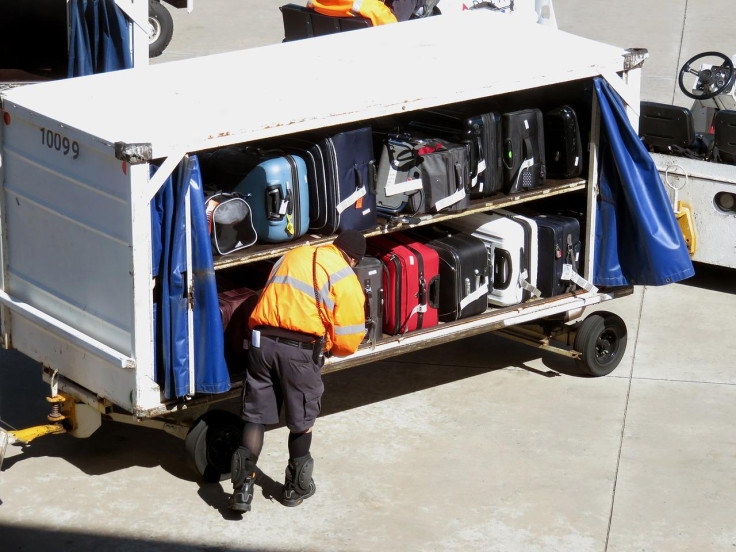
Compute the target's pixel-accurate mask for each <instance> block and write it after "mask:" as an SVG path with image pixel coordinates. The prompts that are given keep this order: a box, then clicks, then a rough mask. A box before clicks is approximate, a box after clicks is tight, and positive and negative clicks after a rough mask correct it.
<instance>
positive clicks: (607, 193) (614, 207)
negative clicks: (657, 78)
mask: <svg viewBox="0 0 736 552" xmlns="http://www.w3.org/2000/svg"><path fill="white" fill-rule="evenodd" d="M595 92H596V97H597V99H598V103H599V106H600V111H601V137H600V148H599V152H600V175H599V179H600V180H599V183H600V192H599V197H598V202H597V206H596V211H597V213H596V214H597V217H596V229H595V231H596V244H595V245H596V246H595V255H594V271H593V274H594V278H593V280H594V283H595V284H596V285H599V286H622V285H630V284H638V285H663V284H669V283H673V282H678V281H680V280H683V279H685V278H689V277H690V276H693V275H694V274H695V270H694V268H693V264H692V261H691V260H690V255H689V253H688V250H687V246H686V244H685V239H684V237H683V235H682V232H681V231H680V227H679V225H678V224H677V220H676V218H675V215H674V212H673V210H672V204H671V203H670V200H669V198H668V196H667V192H666V190H665V188H664V185H663V184H662V181H661V179H660V176H659V173H658V171H657V167H656V165H655V164H654V161H653V160H652V158H651V156H650V155H649V152H648V151H647V150H646V148H645V147H644V145H643V144H642V142H641V140H640V139H639V136H638V134H637V133H636V131H635V130H634V129H633V127H632V126H631V123H630V121H629V118H628V116H627V115H626V110H625V107H624V103H623V101H622V100H621V98H620V97H619V96H618V94H616V92H615V91H614V90H613V89H612V88H611V87H610V85H609V84H608V83H607V82H606V81H605V80H603V79H601V78H598V79H596V80H595Z"/></svg>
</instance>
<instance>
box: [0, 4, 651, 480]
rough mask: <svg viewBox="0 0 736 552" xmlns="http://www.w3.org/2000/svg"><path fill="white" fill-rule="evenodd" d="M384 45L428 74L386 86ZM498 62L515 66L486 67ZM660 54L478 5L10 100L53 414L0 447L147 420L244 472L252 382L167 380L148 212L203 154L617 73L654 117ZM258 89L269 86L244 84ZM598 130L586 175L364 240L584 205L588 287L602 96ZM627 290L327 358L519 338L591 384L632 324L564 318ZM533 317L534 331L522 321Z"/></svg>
mask: <svg viewBox="0 0 736 552" xmlns="http://www.w3.org/2000/svg"><path fill="white" fill-rule="evenodd" d="M460 21H462V22H461V23H460ZM520 36H524V37H525V38H524V40H523V41H522V40H518V37H520ZM377 44H393V45H396V46H397V47H400V48H401V50H402V51H408V52H411V51H416V52H420V51H421V52H422V55H421V59H418V60H417V63H418V64H419V66H420V67H419V69H420V70H415V71H413V72H412V76H411V78H408V79H403V80H402V81H401V82H397V81H395V80H394V81H393V84H391V85H390V86H386V83H385V82H384V80H383V79H380V78H378V79H377V78H375V75H376V73H375V71H374V70H373V68H375V64H376V58H375V54H376V51H377V49H376V45H377ZM510 44H513V45H514V47H513V48H509V45H510ZM539 44H544V48H539V47H538V45H539ZM501 51H503V52H505V54H504V55H503V56H501V55H499V56H488V55H487V52H501ZM644 57H645V55H643V53H642V52H630V51H626V50H623V49H621V48H618V47H614V46H610V45H606V44H602V43H597V42H594V41H591V40H587V39H583V38H580V37H576V36H573V35H569V34H567V33H563V32H560V31H557V30H556V29H553V28H550V27H546V26H541V25H536V24H534V23H530V22H527V21H525V20H522V19H509V18H506V17H504V16H503V15H501V14H497V13H493V12H490V11H486V10H471V11H468V12H467V13H464V14H459V15H457V17H431V18H426V19H422V20H418V21H411V22H407V23H402V24H401V25H388V26H384V27H375V28H370V29H364V30H357V31H354V32H350V33H344V34H339V35H329V36H323V37H317V38H314V39H310V40H306V41H297V42H288V43H282V44H276V45H273V46H267V47H262V48H256V49H252V50H244V51H237V52H231V53H226V54H219V55H214V56H208V57H201V58H194V59H189V60H184V61H178V62H175V63H163V64H158V65H154V66H148V67H143V68H138V69H133V70H125V71H117V72H112V73H106V74H100V75H92V76H88V77H80V78H76V79H68V80H64V81H55V82H48V83H41V84H37V85H31V86H26V87H21V88H16V89H12V90H8V91H5V92H3V93H2V94H1V95H0V101H1V104H0V107H1V108H2V115H1V116H0V144H1V145H2V149H1V150H0V155H1V158H0V186H1V188H0V235H1V240H0V259H1V260H2V262H1V263H0V266H2V271H1V272H0V312H1V315H2V318H1V321H2V326H1V332H0V335H1V337H2V345H3V346H4V347H6V348H15V349H17V350H18V351H20V352H22V353H24V354H26V355H27V356H29V357H31V358H32V359H34V360H36V361H38V362H40V363H41V364H42V365H43V377H44V379H45V380H46V381H47V382H48V383H49V385H50V389H51V392H50V398H49V400H50V402H51V405H52V414H51V417H50V420H51V421H50V422H49V424H47V425H45V426H41V427H40V428H35V429H34V430H33V431H29V432H27V433H23V432H22V431H20V432H15V433H13V434H11V435H10V436H8V435H4V436H0V438H3V439H5V440H6V441H7V440H8V437H10V439H11V440H12V439H15V440H25V441H30V440H31V439H32V438H33V437H35V436H37V435H42V434H46V433H52V432H59V431H67V432H69V433H71V434H72V435H75V436H80V437H84V436H88V435H90V434H91V433H92V432H93V431H95V429H96V428H97V427H98V426H99V425H100V424H101V422H102V420H113V421H118V422H128V423H135V424H138V425H143V426H147V427H154V428H159V429H163V430H165V431H167V432H169V433H171V434H174V435H177V436H179V437H181V438H182V439H185V444H186V448H187V451H188V454H189V456H190V458H191V459H192V461H193V463H194V465H195V467H196V469H197V470H198V471H199V473H200V474H202V475H203V476H204V477H207V478H217V477H221V476H222V475H223V474H224V473H226V472H229V454H230V453H231V452H232V450H233V443H235V446H237V441H238V439H239V436H240V425H239V424H240V423H241V422H240V420H239V418H238V416H237V415H235V414H234V413H232V411H233V410H234V411H237V410H238V409H239V405H238V404H235V405H234V407H233V405H232V403H237V401H231V400H230V399H234V398H237V397H238V396H239V395H240V387H241V381H240V378H239V377H233V379H232V381H231V382H230V389H229V390H227V391H225V392H221V393H200V392H194V391H193V392H192V393H190V394H188V395H186V396H183V397H179V398H176V399H166V398H165V394H164V390H163V385H162V383H161V382H160V381H157V376H156V371H155V365H156V357H157V352H158V351H157V346H160V344H158V345H157V342H156V339H155V331H154V317H155V313H154V300H153V297H154V292H155V289H154V275H153V272H152V270H153V268H152V249H153V246H152V215H151V202H152V200H153V198H154V197H155V196H156V194H157V192H158V190H159V189H160V187H161V186H162V184H164V182H165V181H166V180H167V178H169V176H170V175H171V173H172V171H174V169H175V168H176V167H177V166H178V165H179V164H180V163H181V162H182V160H183V159H186V158H187V156H189V155H192V154H196V153H197V152H201V151H205V150H211V149H214V148H219V147H225V146H231V145H236V144H247V143H250V142H255V141H260V140H265V139H270V138H275V137H287V136H289V135H292V134H295V133H298V132H303V131H324V130H325V129H332V128H337V127H339V126H340V125H345V124H349V123H350V124H352V123H358V122H366V123H368V124H370V123H371V122H373V121H381V120H382V119H386V118H390V117H392V116H395V115H400V114H405V113H408V112H411V111H413V110H419V109H428V108H435V107H442V106H453V107H457V106H464V105H465V104H473V107H475V106H478V107H482V108H484V110H486V111H491V110H495V109H491V107H495V108H498V110H503V111H505V112H508V111H512V110H514V109H522V108H526V107H530V106H532V107H539V108H541V109H545V108H551V107H553V106H555V105H563V104H568V103H577V102H579V101H580V100H581V98H582V97H583V96H585V94H586V93H588V92H589V90H590V88H591V84H592V82H593V79H595V78H598V77H600V76H601V75H603V76H605V77H606V78H607V80H608V81H609V82H610V83H611V85H612V86H614V87H615V88H616V89H617V90H618V91H619V92H620V95H621V96H622V97H623V98H624V99H625V100H626V102H627V103H628V105H629V106H638V103H639V89H638V86H639V76H638V74H639V69H640V63H641V62H642V61H643V58H644ZM469 58H471V59H469ZM472 58H477V59H472ZM295 60H303V62H297V63H294V61H295ZM460 61H463V62H462V63H460ZM274 67H289V68H290V71H291V76H290V82H294V83H302V85H301V86H284V83H283V82H280V81H277V80H276V79H273V78H272V76H273V68H274ZM467 67H476V68H478V67H483V70H473V71H468V70H467ZM244 75H247V79H244ZM244 82H251V83H255V82H258V83H259V84H258V86H247V87H244V86H243V83H244ZM152 91H155V92H154V93H155V95H156V97H157V98H158V99H159V101H157V102H155V103H154V102H150V100H149V98H150V94H151V93H152ZM337 91H342V92H340V93H336V92H337ZM491 104H492V105H491ZM486 108H487V109H486ZM476 111H477V110H476ZM477 112H481V111H477ZM629 115H630V117H631V119H632V120H633V121H634V122H635V120H636V113H635V110H632V109H629ZM586 120H588V118H586ZM589 120H590V125H589V127H588V128H585V130H584V132H583V133H582V134H583V136H588V135H589V136H590V137H591V138H590V144H589V148H585V149H584V152H585V153H584V156H585V157H586V159H585V162H584V166H585V167H586V170H585V172H584V173H583V176H582V177H580V178H573V179H567V180H548V181H547V182H546V183H545V185H544V186H541V187H539V188H535V189H532V190H528V191H523V192H519V193H515V194H513V195H503V194H500V195H496V196H493V197H484V198H480V199H475V200H473V201H471V203H470V206H469V208H468V209H467V210H465V211H463V212H452V213H437V214H428V215H424V216H422V217H418V218H413V219H407V220H403V219H380V220H379V224H378V225H377V226H376V227H375V228H372V229H369V230H366V231H365V235H366V236H376V235H381V234H384V233H391V232H395V231H399V230H405V229H410V228H413V227H417V226H427V225H433V224H436V223H438V222H443V221H447V220H450V219H453V218H458V217H463V216H466V215H467V214H470V213H479V212H487V211H492V210H494V209H497V208H503V207H511V206H514V205H517V204H520V203H529V204H530V205H536V203H537V202H540V201H546V200H548V199H549V198H567V197H570V198H573V197H574V198H578V199H580V200H582V202H583V203H584V205H586V209H587V216H586V225H585V228H584V229H583V230H582V233H583V240H584V242H585V254H584V259H582V263H581V267H580V271H581V275H582V277H583V278H584V279H585V280H587V281H588V282H590V281H591V280H592V276H593V275H592V270H593V258H594V241H595V240H594V229H595V224H596V220H595V209H594V208H593V207H594V206H595V203H596V198H597V193H598V180H597V178H598V177H597V175H598V165H597V163H598V157H597V155H598V153H597V147H598V136H599V131H600V126H599V125H600V115H599V109H598V104H597V100H596V98H595V95H592V106H591V108H590V117H589ZM189 200H190V199H189V197H188V196H187V201H189ZM334 237H335V236H334V235H332V236H331V235H319V234H312V233H307V234H306V235H305V236H303V237H302V238H299V239H297V240H294V241H293V242H289V243H280V244H256V245H254V246H252V247H250V248H246V249H244V250H240V251H237V252H235V253H232V254H230V255H225V256H221V257H216V258H215V261H214V269H215V270H216V271H217V272H218V273H225V274H227V273H228V272H230V271H235V270H238V271H243V270H247V269H248V267H250V266H254V264H255V263H256V262H257V261H261V260H273V259H275V258H277V257H279V256H280V255H281V254H283V253H284V252H286V251H288V250H289V249H290V248H292V247H295V246H297V245H299V244H302V243H307V242H308V243H311V244H319V243H328V242H331V241H332V240H333V239H334ZM192 249H193V244H192V243H190V242H189V241H187V258H186V270H185V282H186V290H187V295H186V297H187V298H188V311H187V312H188V321H189V324H188V325H187V327H186V332H187V336H188V337H189V343H190V349H189V355H188V357H187V362H188V366H189V379H190V382H191V384H192V385H191V389H192V390H194V389H195V385H194V380H195V378H196V374H195V366H194V358H193V354H192V348H191V347H192V345H191V344H192V343H193V341H194V335H193V334H194V324H193V322H192V318H193V314H192V308H193V306H192V304H193V302H194V301H193V297H194V287H193V286H194V284H193V275H192V272H193V271H192V266H193V265H192V256H193V251H192ZM631 292H632V288H631V287H628V286H624V287H618V288H609V289H597V288H595V287H594V286H592V285H587V286H585V287H580V286H578V287H577V288H576V290H575V291H572V292H569V293H564V294H562V295H559V296H556V297H552V298H544V299H540V300H533V301H529V302H526V303H522V304H517V305H512V306H509V307H504V308H489V309H488V310H487V311H486V312H484V313H481V314H479V315H475V316H471V317H468V318H461V319H458V320H455V321H452V322H447V323H440V324H439V325H437V326H435V327H432V328H426V329H422V330H419V331H417V332H409V333H406V334H404V335H397V336H385V338H384V339H383V340H381V341H380V342H378V343H372V344H366V345H365V346H362V347H361V348H360V349H359V350H358V351H357V352H356V353H355V354H353V355H351V356H349V357H345V358H330V359H328V362H327V363H326V364H325V366H324V369H323V371H324V373H329V372H332V371H335V370H341V369H344V368H349V367H351V366H356V365H360V364H364V363H368V362H373V361H376V360H379V359H383V358H387V357H391V356H393V355H397V354H402V353H406V352H409V351H412V350H416V349H421V348H426V347H428V346H432V345H436V344H440V343H445V342H449V341H452V340H457V339H461V338H464V337H468V336H472V335H476V334H480V333H483V332H489V331H493V330H511V329H514V335H513V337H514V338H515V339H521V340H523V341H525V342H527V343H530V344H533V345H536V346H539V347H544V348H546V349H549V350H554V351H556V352H559V353H561V354H565V355H567V356H569V357H572V358H575V359H576V360H577V361H578V362H579V363H580V364H581V365H582V366H583V367H584V368H585V369H586V370H587V371H588V372H589V373H590V374H594V375H604V374H606V373H609V372H610V371H611V370H612V369H613V368H615V366H616V364H617V363H618V361H619V360H620V357H621V356H622V354H623V348H624V347H625V341H626V329H625V325H624V324H623V321H621V320H620V319H619V318H618V317H616V316H615V315H612V314H606V313H596V314H594V315H591V316H589V317H587V318H586V319H585V320H583V321H582V323H580V325H570V324H567V323H566V322H569V321H570V320H572V319H574V318H576V317H578V316H579V315H580V314H581V313H582V311H583V309H585V308H586V307H589V306H592V305H597V304H599V303H602V302H604V301H608V300H611V299H614V298H616V297H621V296H624V295H628V294H630V293H631ZM529 323H534V324H535V325H536V326H537V330H538V331H535V330H531V329H530V328H528V327H526V324H529ZM530 332H531V333H530ZM555 338H556V339H557V341H555ZM228 405H230V406H228Z"/></svg>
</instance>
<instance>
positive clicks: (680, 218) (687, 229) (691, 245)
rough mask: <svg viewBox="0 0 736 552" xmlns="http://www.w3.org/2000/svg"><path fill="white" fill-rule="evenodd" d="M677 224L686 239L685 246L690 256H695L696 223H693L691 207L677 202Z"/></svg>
mask: <svg viewBox="0 0 736 552" xmlns="http://www.w3.org/2000/svg"><path fill="white" fill-rule="evenodd" d="M675 218H676V219H677V224H679V225H680V231H681V232H682V236H683V237H684V238H685V244H686V245H687V250H688V252H689V253H690V255H694V254H695V223H694V222H693V211H692V208H691V207H690V205H688V204H687V203H683V202H682V201H678V202H677V210H676V211H675Z"/></svg>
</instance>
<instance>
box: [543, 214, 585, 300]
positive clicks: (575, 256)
mask: <svg viewBox="0 0 736 552" xmlns="http://www.w3.org/2000/svg"><path fill="white" fill-rule="evenodd" d="M534 220H536V221H537V227H538V228H539V242H538V244H539V245H538V249H539V272H538V278H537V280H538V284H537V285H538V287H539V289H540V290H541V291H542V294H543V296H544V297H553V296H555V295H560V294H561V293H567V292H570V291H573V290H574V289H575V284H574V283H573V282H571V281H570V280H568V279H565V280H563V279H562V275H563V267H564V265H566V264H568V265H571V267H572V270H573V272H575V273H578V271H579V266H580V251H581V248H582V246H581V242H580V222H579V221H578V219H576V218H574V217H566V216H562V215H547V214H544V215H537V216H535V217H534Z"/></svg>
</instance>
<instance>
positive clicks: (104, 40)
mask: <svg viewBox="0 0 736 552" xmlns="http://www.w3.org/2000/svg"><path fill="white" fill-rule="evenodd" d="M69 23H70V26H71V33H70V39H69V71H68V73H67V76H69V77H81V76H84V75H92V74H94V73H105V72H107V71H115V70H117V69H130V68H131V67H133V55H132V54H131V51H130V29H129V27H130V22H129V20H128V18H127V16H126V15H125V14H124V13H123V12H121V11H120V9H119V8H118V7H117V5H115V0H70V2H69Z"/></svg>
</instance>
